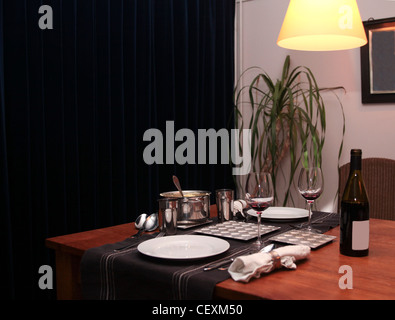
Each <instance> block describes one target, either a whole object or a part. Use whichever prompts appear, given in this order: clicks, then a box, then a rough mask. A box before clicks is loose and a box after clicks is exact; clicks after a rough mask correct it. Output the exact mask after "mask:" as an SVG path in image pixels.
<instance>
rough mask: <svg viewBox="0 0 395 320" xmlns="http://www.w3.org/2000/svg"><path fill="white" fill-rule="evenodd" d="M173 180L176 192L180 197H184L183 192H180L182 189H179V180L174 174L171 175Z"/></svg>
mask: <svg viewBox="0 0 395 320" xmlns="http://www.w3.org/2000/svg"><path fill="white" fill-rule="evenodd" d="M173 182H174V185H175V186H176V188H177V190H178V192H179V193H180V194H181V197H183V198H184V194H183V193H182V190H181V185H180V181H178V178H177V177H176V176H173Z"/></svg>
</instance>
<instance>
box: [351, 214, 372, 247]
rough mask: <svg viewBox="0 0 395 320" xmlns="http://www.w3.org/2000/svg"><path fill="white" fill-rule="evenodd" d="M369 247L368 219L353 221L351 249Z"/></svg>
mask: <svg viewBox="0 0 395 320" xmlns="http://www.w3.org/2000/svg"><path fill="white" fill-rule="evenodd" d="M366 249H369V220H365V221H353V223H352V250H366Z"/></svg>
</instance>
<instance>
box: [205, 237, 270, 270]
mask: <svg viewBox="0 0 395 320" xmlns="http://www.w3.org/2000/svg"><path fill="white" fill-rule="evenodd" d="M273 247H274V244H273V243H271V244H269V245H267V246H265V247H264V248H263V249H261V250H259V252H264V253H268V252H270V251H272V250H273ZM234 259H235V258H231V259H226V260H224V261H221V262H218V263H214V264H211V265H209V266H207V267H205V268H203V271H210V270H213V269H218V268H220V267H222V266H224V265H226V264H228V263H231V262H233V260H234Z"/></svg>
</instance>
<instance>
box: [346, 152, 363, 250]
mask: <svg viewBox="0 0 395 320" xmlns="http://www.w3.org/2000/svg"><path fill="white" fill-rule="evenodd" d="M361 167H362V151H361V150H360V149H353V150H351V161H350V175H349V176H348V180H347V184H346V187H345V188H344V193H343V197H342V200H341V212H340V253H341V254H343V255H346V256H352V257H363V256H367V255H368V254H369V199H368V194H367V192H366V188H365V184H364V182H363V179H362V172H361V169H362V168H361Z"/></svg>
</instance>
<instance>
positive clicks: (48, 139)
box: [0, 0, 235, 298]
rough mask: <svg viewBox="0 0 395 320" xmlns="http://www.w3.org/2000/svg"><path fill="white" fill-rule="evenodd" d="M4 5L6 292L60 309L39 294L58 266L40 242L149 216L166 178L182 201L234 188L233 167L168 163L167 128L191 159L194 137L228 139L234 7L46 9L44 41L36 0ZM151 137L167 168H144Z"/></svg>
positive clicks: (198, 2)
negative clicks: (186, 136) (223, 134)
mask: <svg viewBox="0 0 395 320" xmlns="http://www.w3.org/2000/svg"><path fill="white" fill-rule="evenodd" d="M0 2H1V6H0V10H1V15H0V19H1V20H0V32H1V39H0V73H1V74H0V91H1V100H0V103H1V105H0V116H1V119H0V165H1V168H0V170H1V171H0V174H1V176H0V178H1V181H0V187H1V189H0V190H1V195H0V199H1V203H0V205H1V208H0V210H1V226H0V228H1V230H0V231H1V232H0V234H1V240H2V246H1V247H2V254H3V256H5V257H6V261H7V262H6V263H3V264H1V271H2V274H6V275H9V276H7V277H6V278H7V279H6V280H5V281H3V282H2V283H1V284H0V286H1V290H2V292H3V293H5V294H6V295H8V296H9V297H14V298H43V297H44V298H47V297H54V295H55V294H54V292H53V291H54V290H52V291H50V290H46V291H45V290H40V289H39V288H38V285H37V280H38V277H39V275H38V268H39V267H40V266H41V265H43V264H50V265H51V266H52V267H53V268H55V264H54V256H53V253H52V252H51V251H50V250H48V249H46V248H45V244H44V242H45V239H46V238H48V237H53V236H57V235H62V234H69V233H74V232H79V231H84V230H89V229H94V228H100V227H105V226H110V225H115V224H119V223H125V222H129V221H133V220H134V219H135V218H136V217H137V215H138V214H141V213H143V212H146V213H151V212H155V211H156V210H157V199H158V198H159V193H160V192H164V191H170V190H174V189H175V188H174V185H173V183H172V179H171V176H172V175H173V174H176V175H177V176H178V177H179V179H180V181H181V184H182V186H183V188H184V189H203V190H208V191H211V192H214V190H215V189H216V188H222V187H233V177H232V175H231V167H230V166H229V165H221V164H218V165H212V164H208V157H207V163H206V164H197V163H196V164H182V165H181V164H178V163H177V162H176V161H174V163H166V159H167V156H168V154H167V153H166V121H174V132H175V133H176V132H177V130H179V129H183V128H187V129H190V130H192V131H193V132H194V133H195V138H196V139H195V140H196V141H195V145H196V150H197V143H198V141H197V130H198V129H210V128H213V129H215V130H219V129H221V128H227V129H231V128H232V127H233V125H232V112H233V103H232V93H233V80H234V79H233V70H234V69H233V33H234V30H233V19H234V6H235V4H234V0H204V1H202V0H53V1H51V2H50V3H48V5H50V6H51V7H52V10H53V29H52V30H41V29H40V28H39V26H38V20H39V18H40V17H41V16H42V14H39V13H38V9H39V7H40V6H41V5H43V1H41V0H13V1H3V0H0ZM152 128H156V129H159V130H160V131H161V132H162V133H163V141H164V145H163V150H164V153H165V154H164V155H163V161H164V162H165V163H164V164H152V165H148V164H146V163H145V162H144V159H143V151H144V149H145V147H147V145H148V144H149V142H147V141H143V135H144V133H145V132H146V131H147V130H149V129H152ZM173 139H174V137H173ZM173 143H174V149H177V147H178V146H179V145H181V144H182V143H183V141H175V142H174V141H173ZM174 151H175V150H173V153H174ZM195 159H196V161H197V159H198V157H197V153H196V154H195ZM217 160H218V163H220V160H221V159H220V154H218V159H217ZM212 203H214V197H212Z"/></svg>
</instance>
